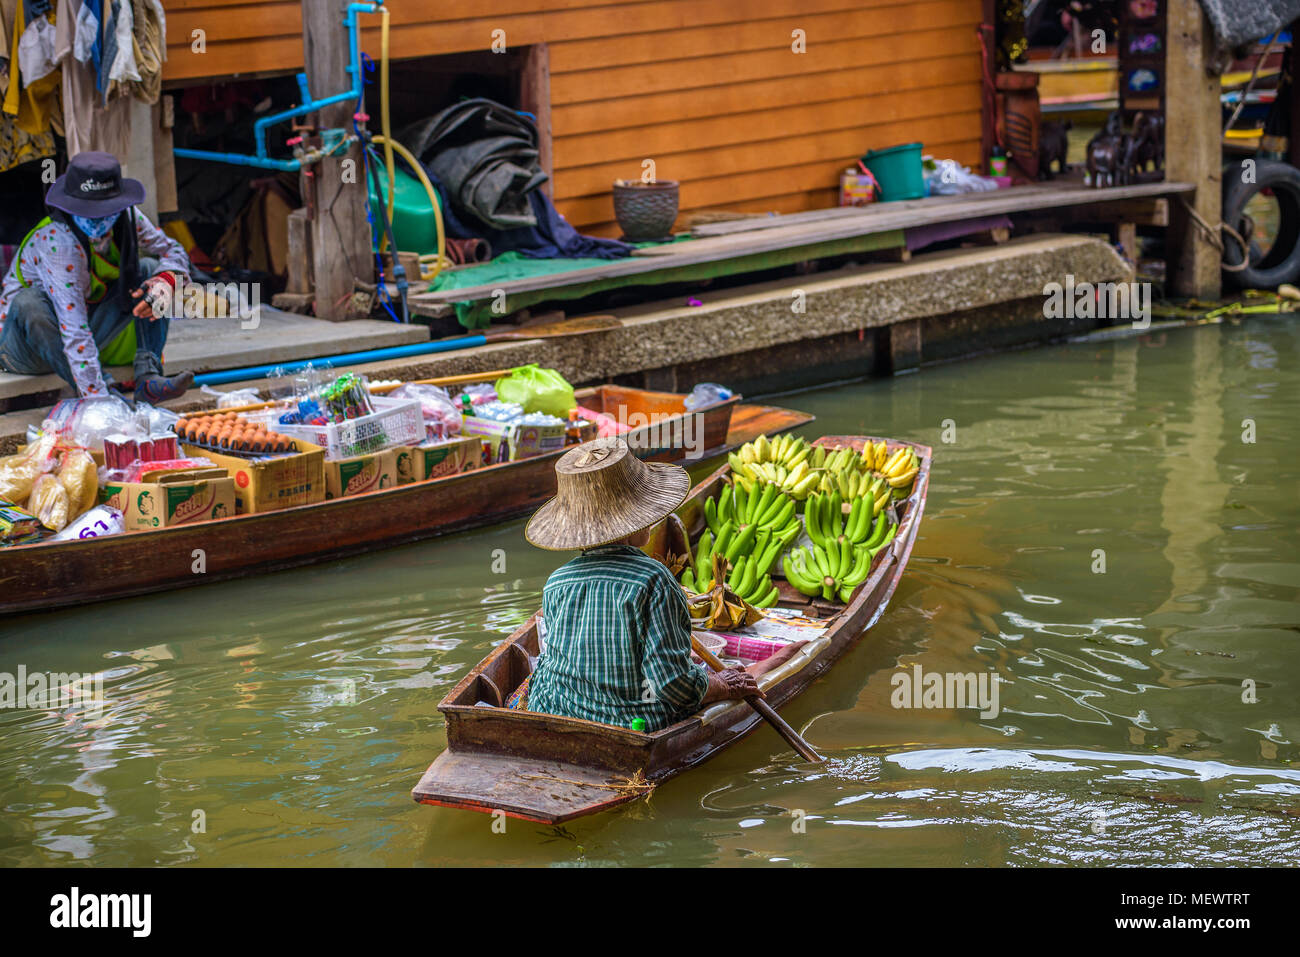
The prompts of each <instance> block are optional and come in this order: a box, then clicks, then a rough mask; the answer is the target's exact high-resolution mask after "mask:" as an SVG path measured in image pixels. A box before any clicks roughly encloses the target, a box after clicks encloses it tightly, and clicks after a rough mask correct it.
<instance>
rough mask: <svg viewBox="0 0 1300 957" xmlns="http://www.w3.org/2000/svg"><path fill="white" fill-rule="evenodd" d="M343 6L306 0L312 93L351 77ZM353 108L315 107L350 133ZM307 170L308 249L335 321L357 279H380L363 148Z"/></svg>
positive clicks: (326, 310)
mask: <svg viewBox="0 0 1300 957" xmlns="http://www.w3.org/2000/svg"><path fill="white" fill-rule="evenodd" d="M346 9H347V0H302V46H303V62H304V63H306V72H307V82H308V85H309V87H310V89H311V95H312V97H313V99H320V98H323V97H326V96H332V95H334V94H336V93H342V92H344V91H346V90H347V89H349V87H350V86H351V84H352V78H351V77H350V76H349V75H348V69H347V67H348V53H349V51H348V31H347V27H346V26H345V25H344V22H343V17H344V12H345V10H346ZM355 108H356V105H355V103H353V102H351V101H344V102H342V103H335V104H333V105H331V106H327V107H325V108H324V109H322V110H320V111H319V112H318V113H317V120H316V125H317V128H319V129H329V128H343V129H346V130H348V131H349V132H351V130H352V114H353V112H354V110H355ZM309 172H310V174H311V175H310V176H308V175H307V173H306V172H305V173H304V175H303V177H302V189H303V195H304V196H309V195H311V196H313V197H314V200H313V202H312V215H313V219H312V223H311V254H312V274H313V276H314V279H315V295H316V315H317V317H318V318H321V319H330V320H334V321H337V320H341V319H350V318H353V316H352V314H351V310H350V306H351V300H352V292H353V289H354V288H355V284H356V281H357V280H361V281H362V282H367V283H373V282H374V281H375V272H374V269H375V267H374V262H373V257H372V255H371V249H370V227H369V225H368V224H367V223H366V182H365V166H364V165H363V163H362V161H361V149H360V147H359V146H357V145H353V146H352V148H351V149H350V150H348V152H347V154H346V155H345V156H339V157H330V158H328V159H324V160H321V161H320V162H319V163H315V164H313V165H312V167H311V168H310V171H309ZM309 179H310V180H311V182H310V183H309V182H308V180H309Z"/></svg>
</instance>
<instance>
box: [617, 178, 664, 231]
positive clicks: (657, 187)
mask: <svg viewBox="0 0 1300 957" xmlns="http://www.w3.org/2000/svg"><path fill="white" fill-rule="evenodd" d="M678 185H679V184H678V182H677V181H676V180H657V181H656V182H653V183H642V182H639V181H635V180H634V181H631V182H627V181H624V180H619V181H617V182H615V183H614V218H615V219H617V220H618V224H619V225H620V226H621V227H623V239H625V240H626V241H628V242H633V243H641V242H656V241H660V240H667V239H671V238H672V229H673V223H674V222H675V221H676V219H677V188H678Z"/></svg>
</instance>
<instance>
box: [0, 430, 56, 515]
mask: <svg viewBox="0 0 1300 957" xmlns="http://www.w3.org/2000/svg"><path fill="white" fill-rule="evenodd" d="M55 438H56V437H55V436H54V435H53V434H52V433H49V434H45V435H42V436H41V437H40V438H38V439H37V440H36V441H35V442H31V443H29V444H28V445H27V446H26V447H24V448H23V449H22V450H21V451H19V452H18V453H17V454H16V455H9V456H6V457H4V458H0V499H4V500H5V501H8V502H14V503H17V504H19V505H21V504H22V503H23V502H25V501H27V499H28V498H30V497H31V494H32V485H33V484H34V483H35V482H36V478H37V476H39V475H40V474H41V473H42V472H48V471H49V470H50V469H52V468H53V467H54V457H53V451H54V443H55Z"/></svg>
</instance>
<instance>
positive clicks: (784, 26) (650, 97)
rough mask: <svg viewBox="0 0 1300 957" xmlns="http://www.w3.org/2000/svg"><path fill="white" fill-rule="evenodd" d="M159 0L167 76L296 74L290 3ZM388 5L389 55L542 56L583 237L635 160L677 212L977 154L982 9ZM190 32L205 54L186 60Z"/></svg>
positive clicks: (831, 0)
mask: <svg viewBox="0 0 1300 957" xmlns="http://www.w3.org/2000/svg"><path fill="white" fill-rule="evenodd" d="M164 6H165V8H166V12H167V36H168V60H167V64H166V74H165V76H166V78H167V79H168V80H180V79H196V80H197V79H202V78H205V77H224V76H230V75H232V74H239V73H252V72H267V71H275V70H286V71H296V70H299V69H301V67H302V34H301V10H300V7H299V5H298V4H297V3H284V2H259V3H248V2H245V0H164ZM389 6H390V9H391V11H392V14H391V15H392V55H393V56H394V57H395V58H407V57H416V56H428V55H432V54H438V53H452V52H458V51H469V50H483V49H487V48H489V47H490V45H491V42H492V32H493V31H494V30H504V31H505V35H506V42H507V44H509V45H510V46H511V47H517V46H523V45H528V44H533V43H540V42H545V43H547V44H548V45H549V49H550V64H551V104H552V117H551V119H552V129H553V136H554V167H555V181H554V184H553V185H554V197H555V199H556V204H557V206H558V207H559V209H560V211H561V212H562V213H563V214H564V215H565V216H566V217H568V219H569V220H570V221H571V222H573V223H574V224H575V225H577V226H578V227H580V228H582V229H584V230H587V231H590V232H596V233H602V234H615V233H616V232H617V227H616V226H615V225H614V224H613V222H612V220H613V206H612V202H611V199H610V185H611V183H612V182H613V180H614V179H616V178H620V177H622V178H628V179H631V178H636V177H638V176H640V173H641V163H642V160H643V159H646V158H650V159H653V160H654V161H655V164H656V172H657V174H658V176H659V177H660V178H661V179H679V180H681V181H682V191H681V207H682V211H683V212H688V211H690V210H696V209H706V208H707V209H721V208H725V209H734V210H745V211H768V210H776V211H779V212H794V211H798V210H805V209H817V208H824V207H827V206H832V205H835V203H836V196H837V190H838V180H839V173H840V171H841V170H843V169H845V168H846V167H847V166H849V165H851V164H852V162H853V160H854V158H855V157H857V156H858V155H860V154H861V153H863V152H865V151H866V150H868V149H872V148H879V147H885V146H892V145H894V144H897V143H903V142H909V141H913V140H919V141H921V142H922V143H923V144H924V146H925V150H926V152H929V153H933V154H934V155H936V156H939V157H952V158H954V159H957V160H959V161H961V162H963V163H967V164H971V163H975V162H977V161H978V156H979V140H980V87H979V78H980V57H979V45H978V41H977V39H976V34H975V27H976V24H977V23H978V22H979V20H980V10H981V0H856V2H855V0H643V2H627V0H475V2H473V3H469V4H454V3H432V2H428V0H420V2H414V0H390V3H389ZM543 7H544V8H545V9H544V10H543V9H541V8H543ZM485 11H486V12H485ZM471 13H472V14H473V16H471ZM363 23H375V24H377V23H378V17H375V16H364V15H363ZM196 29H202V30H203V31H204V33H205V39H206V52H205V53H203V54H197V53H194V52H193V51H192V49H191V43H192V39H191V38H192V31H194V30H196ZM796 29H798V30H803V31H804V33H805V35H806V37H807V40H806V44H807V52H805V53H802V54H796V53H794V52H792V50H791V42H792V41H791V34H792V31H794V30H796ZM362 45H363V49H365V50H366V52H367V53H369V54H370V55H371V56H374V57H376V58H377V57H378V54H379V31H378V30H377V29H368V30H366V31H365V33H364V34H363V44H362Z"/></svg>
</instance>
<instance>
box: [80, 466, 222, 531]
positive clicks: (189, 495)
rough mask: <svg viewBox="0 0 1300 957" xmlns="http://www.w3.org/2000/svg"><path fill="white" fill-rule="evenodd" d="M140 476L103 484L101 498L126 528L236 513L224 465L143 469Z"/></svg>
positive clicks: (220, 516) (149, 527)
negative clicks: (221, 466) (102, 497)
mask: <svg viewBox="0 0 1300 957" xmlns="http://www.w3.org/2000/svg"><path fill="white" fill-rule="evenodd" d="M140 479H141V480H140V481H139V482H109V483H108V484H107V485H106V486H105V487H104V501H105V502H107V503H108V504H109V505H111V506H113V507H114V508H115V509H117V510H118V511H119V512H121V513H122V518H123V521H124V523H125V524H126V530H127V531H128V532H138V531H144V530H147V529H153V528H165V527H171V526H173V525H186V524H189V523H190V522H206V521H208V520H209V519H214V518H229V517H230V516H232V515H234V514H235V480H234V479H232V478H231V477H230V476H229V475H227V474H226V470H225V469H222V468H205V469H190V470H188V471H184V472H145V473H144V474H143V475H142V476H141V477H140Z"/></svg>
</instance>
